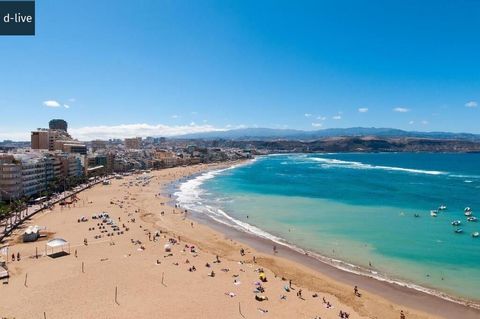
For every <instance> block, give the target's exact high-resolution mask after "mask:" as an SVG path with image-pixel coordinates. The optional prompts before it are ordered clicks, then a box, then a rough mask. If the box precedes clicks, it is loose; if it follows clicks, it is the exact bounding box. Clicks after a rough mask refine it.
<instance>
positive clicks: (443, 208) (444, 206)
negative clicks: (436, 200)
mask: <svg viewBox="0 0 480 319" xmlns="http://www.w3.org/2000/svg"><path fill="white" fill-rule="evenodd" d="M446 209H447V205H440V207H438V210H446Z"/></svg>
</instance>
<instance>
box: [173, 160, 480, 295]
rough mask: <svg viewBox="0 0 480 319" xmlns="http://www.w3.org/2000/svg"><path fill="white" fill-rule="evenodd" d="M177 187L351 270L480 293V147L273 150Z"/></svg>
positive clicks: (254, 228) (218, 217)
mask: <svg viewBox="0 0 480 319" xmlns="http://www.w3.org/2000/svg"><path fill="white" fill-rule="evenodd" d="M175 195H176V196H177V201H178V202H179V204H180V205H181V206H183V207H185V208H188V209H189V210H192V211H195V212H196V213H197V214H202V215H204V216H208V217H210V218H212V219H213V220H215V221H216V222H219V223H222V224H225V225H228V226H230V227H234V228H236V229H238V230H241V231H245V232H249V233H253V234H255V235H257V236H260V237H264V238H267V239H270V240H273V241H275V242H276V243H278V244H279V245H286V246H289V247H291V248H292V249H295V250H299V251H301V252H305V251H308V252H309V254H310V255H312V256H316V257H317V258H318V259H321V260H323V261H325V262H328V263H330V264H332V265H334V266H336V267H339V268H342V269H345V270H347V271H352V272H357V273H363V274H366V275H368V276H372V277H376V278H378V279H381V280H388V281H392V282H397V283H401V284H404V285H408V286H410V287H413V288H415V289H419V290H423V291H427V292H429V293H434V294H445V295H449V296H454V297H456V298H462V299H468V300H473V301H474V302H476V303H478V302H479V301H480V237H478V238H474V237H472V233H473V232H476V231H480V222H478V223H477V222H469V221H467V217H466V216H465V215H464V208H465V207H467V206H468V207H471V208H472V211H473V215H474V216H475V212H476V211H478V212H479V217H480V154H433V153H348V154H346V153H342V154H288V155H274V156H264V157H259V158H257V159H255V160H254V161H252V162H249V163H248V164H245V165H239V166H235V167H232V168H230V169H223V170H218V171H211V172H206V173H204V174H201V175H198V176H195V177H194V178H192V179H190V180H188V181H185V182H183V183H182V184H181V185H180V186H179V189H178V191H177V192H176V193H175ZM441 205H446V206H447V209H445V210H441V211H439V212H438V215H437V217H431V215H430V211H431V210H437V209H438V207H439V206H441ZM416 216H417V217H416ZM454 220H460V221H461V225H460V226H458V227H455V226H452V225H451V222H452V221H454ZM457 228H461V229H463V233H455V232H454V230H455V229H457Z"/></svg>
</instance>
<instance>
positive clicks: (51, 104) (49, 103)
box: [43, 100, 61, 107]
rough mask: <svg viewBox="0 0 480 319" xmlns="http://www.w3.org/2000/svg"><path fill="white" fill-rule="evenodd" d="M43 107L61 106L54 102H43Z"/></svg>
mask: <svg viewBox="0 0 480 319" xmlns="http://www.w3.org/2000/svg"><path fill="white" fill-rule="evenodd" d="M43 105H44V106H46V107H60V106H61V104H60V103H58V102H57V101H55V100H47V101H43Z"/></svg>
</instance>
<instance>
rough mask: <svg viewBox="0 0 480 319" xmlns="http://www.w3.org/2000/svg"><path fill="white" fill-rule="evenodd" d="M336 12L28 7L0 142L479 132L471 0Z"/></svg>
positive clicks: (8, 68)
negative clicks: (284, 132)
mask: <svg viewBox="0 0 480 319" xmlns="http://www.w3.org/2000/svg"><path fill="white" fill-rule="evenodd" d="M344 4H345V6H344V7H343V6H342V8H339V6H338V5H333V4H327V3H323V2H322V3H321V2H305V3H304V4H303V5H302V6H301V7H299V6H296V5H293V4H292V3H289V2H278V1H275V2H270V1H263V2H260V3H258V2H248V1H247V2H221V1H207V2H203V3H202V4H200V3H198V4H192V3H187V2H180V1H176V2H169V1H158V2H157V1H150V2H142V4H141V5H138V4H136V3H132V2H127V1H120V2H118V1H115V2H109V1H106V2H103V3H102V4H97V3H95V4H94V3H81V4H80V3H74V2H69V1H66V2H62V3H54V2H53V1H42V2H38V3H37V4H36V6H37V16H36V18H37V21H38V22H39V25H38V28H37V32H36V36H35V37H10V38H8V37H7V38H4V39H2V41H1V42H0V50H1V51H2V56H3V57H4V59H3V60H4V61H8V63H6V62H3V63H2V73H3V74H5V75H8V80H6V81H3V83H2V88H1V89H0V92H1V96H0V109H1V110H2V115H3V116H2V121H1V127H0V140H4V139H11V140H29V136H30V131H31V130H32V128H33V127H37V126H38V124H36V123H39V122H42V123H43V122H46V121H48V120H49V119H51V118H65V119H66V120H68V122H69V123H70V124H71V125H70V132H71V133H72V135H73V136H74V137H75V138H78V139H80V140H92V139H97V138H102V139H108V138H123V137H129V136H142V137H146V136H172V135H180V134H184V133H195V132H205V131H212V130H227V129H235V128H244V127H268V128H276V129H281V128H288V129H300V130H318V129H324V128H337V127H339V128H346V127H357V126H358V127H391V128H398V129H403V130H414V131H449V132H470V133H480V129H479V127H478V125H477V122H478V118H479V115H480V113H479V112H480V108H479V106H478V103H479V101H480V95H479V94H480V93H479V92H480V79H479V77H478V74H479V70H480V62H479V61H478V59H476V52H478V50H479V49H480V47H479V46H480V45H479V44H478V43H477V42H476V41H472V39H475V33H476V30H478V29H480V22H479V21H478V19H476V15H477V13H478V12H479V9H480V3H478V2H475V1H460V2H455V3H453V2H450V1H435V2H433V1H426V2H422V3H414V2H412V3H410V4H407V5H405V3H404V2H402V5H401V6H400V2H391V3H390V4H383V5H382V6H377V4H376V3H375V1H371V2H369V3H368V4H359V3H355V2H354V1H345V2H344ZM93 11H94V12H96V14H95V15H94V16H92V15H91V12H93ZM68 12H75V15H69V14H66V13H68ZM130 12H136V14H130ZM286 12H288V14H286ZM358 13H361V14H358ZM84 21H88V24H86V23H84ZM120 21H121V23H120ZM26 114H28V116H25V115H26Z"/></svg>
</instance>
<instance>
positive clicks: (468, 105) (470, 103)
mask: <svg viewBox="0 0 480 319" xmlns="http://www.w3.org/2000/svg"><path fill="white" fill-rule="evenodd" d="M465 106H466V107H470V108H474V107H477V106H478V103H477V101H470V102H467V103H465Z"/></svg>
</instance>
